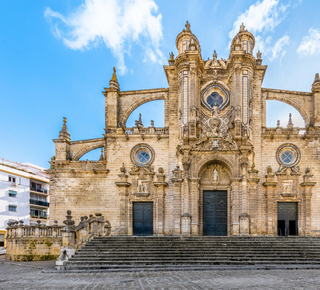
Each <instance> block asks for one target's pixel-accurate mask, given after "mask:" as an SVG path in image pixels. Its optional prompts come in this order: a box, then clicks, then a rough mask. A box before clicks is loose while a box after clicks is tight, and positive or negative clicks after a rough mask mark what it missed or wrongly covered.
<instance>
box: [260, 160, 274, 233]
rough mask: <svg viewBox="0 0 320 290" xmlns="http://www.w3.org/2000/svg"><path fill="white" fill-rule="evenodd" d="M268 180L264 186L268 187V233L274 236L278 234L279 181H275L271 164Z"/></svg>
mask: <svg viewBox="0 0 320 290" xmlns="http://www.w3.org/2000/svg"><path fill="white" fill-rule="evenodd" d="M265 178H266V182H265V183H263V186H265V187H266V203H267V212H266V216H267V235H268V236H274V235H277V227H276V225H275V223H276V221H275V219H274V217H275V197H276V188H277V182H276V181H275V175H274V174H272V169H271V167H270V166H269V167H268V169H267V174H266V176H265Z"/></svg>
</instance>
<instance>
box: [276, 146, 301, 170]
mask: <svg viewBox="0 0 320 290" xmlns="http://www.w3.org/2000/svg"><path fill="white" fill-rule="evenodd" d="M277 160H278V162H279V163H280V164H281V165H283V166H285V167H292V166H295V165H296V164H298V162H299V161H300V152H299V149H298V147H297V146H295V145H293V144H284V145H282V146H280V147H279V148H278V150H277Z"/></svg>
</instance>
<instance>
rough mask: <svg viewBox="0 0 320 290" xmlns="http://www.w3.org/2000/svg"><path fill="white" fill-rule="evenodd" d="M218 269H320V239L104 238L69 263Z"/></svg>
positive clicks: (70, 266) (95, 267)
mask: <svg viewBox="0 0 320 290" xmlns="http://www.w3.org/2000/svg"><path fill="white" fill-rule="evenodd" d="M213 265H234V266H237V265H296V266H297V265H312V266H313V267H319V268H320V238H302V237H289V238H283V237H281V238H280V237H279V238H277V237H270V238H269V237H268V238H262V237H258V238H248V237H245V238H242V237H187V238H181V237H129V236H126V237H100V238H95V239H93V240H92V241H90V242H89V243H87V244H86V245H85V246H84V247H83V248H82V249H81V250H79V251H78V252H77V253H76V254H75V255H74V256H73V257H72V258H71V259H70V260H69V261H68V262H66V270H70V271H78V270H80V271H83V270H86V271H87V270H88V271H109V270H115V271H116V270H125V269H128V270H134V269H146V268H147V269H151V268H152V269H157V268H158V269H166V268H167V269H172V267H174V268H176V267H178V268H179V267H182V268H183V267H198V268H199V267H200V268H201V269H202V268H203V267H206V266H208V267H209V266H213ZM318 265H319V266H318Z"/></svg>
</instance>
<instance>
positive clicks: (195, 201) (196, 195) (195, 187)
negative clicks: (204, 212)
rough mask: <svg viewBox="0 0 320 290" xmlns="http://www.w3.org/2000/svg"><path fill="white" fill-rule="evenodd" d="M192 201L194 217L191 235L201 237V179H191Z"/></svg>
mask: <svg viewBox="0 0 320 290" xmlns="http://www.w3.org/2000/svg"><path fill="white" fill-rule="evenodd" d="M190 183H191V186H190V200H191V207H190V214H191V216H192V221H191V235H192V236H199V234H200V228H199V226H200V221H199V199H200V192H199V184H200V179H199V178H192V179H190Z"/></svg>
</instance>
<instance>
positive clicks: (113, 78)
mask: <svg viewBox="0 0 320 290" xmlns="http://www.w3.org/2000/svg"><path fill="white" fill-rule="evenodd" d="M111 80H112V81H114V82H118V80H117V74H116V68H115V67H113V74H112V78H111Z"/></svg>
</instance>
